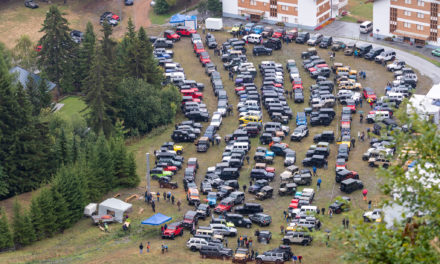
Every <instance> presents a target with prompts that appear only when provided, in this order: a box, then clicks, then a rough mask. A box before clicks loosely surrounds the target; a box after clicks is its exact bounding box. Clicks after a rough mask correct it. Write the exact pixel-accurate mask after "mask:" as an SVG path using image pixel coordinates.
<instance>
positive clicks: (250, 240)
mask: <svg viewBox="0 0 440 264" xmlns="http://www.w3.org/2000/svg"><path fill="white" fill-rule="evenodd" d="M249 247H251V248H252V237H250V238H249Z"/></svg>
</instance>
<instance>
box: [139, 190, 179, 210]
mask: <svg viewBox="0 0 440 264" xmlns="http://www.w3.org/2000/svg"><path fill="white" fill-rule="evenodd" d="M162 195H163V200H164V201H166V202H171V204H173V205H174V202H175V200H176V198H175V197H174V195H173V194H172V193H171V192H170V191H168V192H163V194H162ZM155 197H156V201H157V202H159V201H160V192H156V194H155ZM155 197H154V196H153V193H152V192H148V191H146V192H145V202H146V203H148V204H150V205H151V209H152V210H153V212H156V203H155V201H154V198H155ZM181 205H182V202H181V201H180V200H178V201H177V207H178V209H179V211H180V206H181Z"/></svg>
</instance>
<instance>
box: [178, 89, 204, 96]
mask: <svg viewBox="0 0 440 264" xmlns="http://www.w3.org/2000/svg"><path fill="white" fill-rule="evenodd" d="M180 93H181V94H182V96H191V97H192V98H203V93H201V92H199V89H197V88H191V89H184V90H181V91H180Z"/></svg>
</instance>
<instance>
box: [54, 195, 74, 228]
mask: <svg viewBox="0 0 440 264" xmlns="http://www.w3.org/2000/svg"><path fill="white" fill-rule="evenodd" d="M50 192H51V195H52V200H53V212H54V215H55V217H56V220H55V226H54V229H55V231H63V230H65V229H66V228H68V227H69V225H70V219H69V212H68V211H67V210H68V209H67V208H68V207H67V203H66V200H65V199H64V197H63V196H62V195H61V194H60V193H59V192H58V189H57V188H51V189H50Z"/></svg>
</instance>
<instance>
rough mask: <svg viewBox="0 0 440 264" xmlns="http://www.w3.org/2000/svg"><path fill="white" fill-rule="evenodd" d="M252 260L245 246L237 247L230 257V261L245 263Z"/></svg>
mask: <svg viewBox="0 0 440 264" xmlns="http://www.w3.org/2000/svg"><path fill="white" fill-rule="evenodd" d="M248 261H252V258H251V254H250V253H249V249H247V248H237V249H236V250H235V253H234V256H233V257H232V263H246V262H248Z"/></svg>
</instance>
